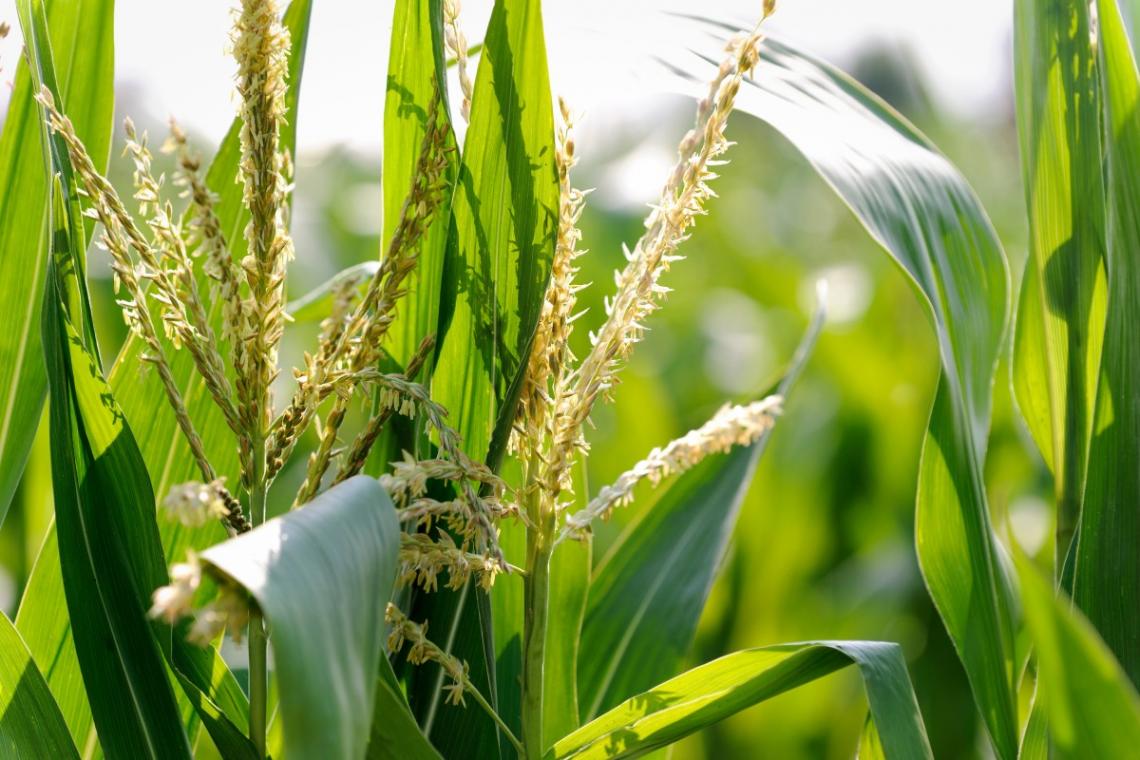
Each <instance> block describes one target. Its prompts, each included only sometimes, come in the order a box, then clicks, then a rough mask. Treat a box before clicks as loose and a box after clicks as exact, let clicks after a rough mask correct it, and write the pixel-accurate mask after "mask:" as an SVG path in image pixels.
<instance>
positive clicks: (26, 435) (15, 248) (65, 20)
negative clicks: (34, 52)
mask: <svg viewBox="0 0 1140 760" xmlns="http://www.w3.org/2000/svg"><path fill="white" fill-rule="evenodd" d="M46 8H47V17H48V25H49V29H50V39H51V46H52V49H53V51H54V54H55V60H56V64H57V67H58V73H59V77H58V83H59V89H60V92H61V93H62V97H61V99H60V101H59V102H60V104H61V105H62V107H63V108H64V109H65V110H66V112H67V113H68V114H69V115H70V116H71V120H72V123H73V124H74V126H75V131H76V133H77V134H78V135H79V136H80V137H81V138H82V139H83V140H84V142H85V143H86V144H87V145H88V147H89V149H90V153H91V157H92V160H93V161H94V162H95V165H96V166H103V165H105V164H106V162H107V153H108V151H109V149H110V144H111V115H112V112H113V111H114V90H113V85H114V77H115V72H114V69H115V61H114V30H113V25H114V1H113V0H90V1H88V0H82V1H81V0H52V1H51V2H48V3H47V4H46ZM34 95H35V88H34V87H33V85H32V77H31V76H29V71H28V66H27V64H26V62H25V61H23V60H21V61H20V63H19V65H18V67H17V70H16V80H15V85H14V87H13V89H12V91H11V97H10V99H9V101H8V104H9V105H8V113H7V116H6V117H5V119H4V133H3V136H0V219H3V220H4V224H3V225H0V303H3V304H4V307H5V311H6V314H7V315H8V320H10V321H8V322H6V326H5V329H4V330H3V331H2V332H0V523H3V521H4V516H5V514H6V513H7V511H8V506H9V504H10V503H11V500H12V496H13V494H14V493H15V490H16V484H17V483H18V482H19V480H20V475H21V473H22V472H23V470H24V465H25V463H26V462H27V458H28V454H29V452H30V451H31V446H32V440H33V439H34V437H35V434H36V428H37V427H38V425H39V421H40V413H41V410H42V408H43V401H44V398H45V397H46V394H47V375H46V373H45V370H44V361H43V350H42V348H41V346H40V308H39V307H40V300H41V299H42V297H43V290H44V273H45V272H46V271H47V257H48V240H47V238H45V237H44V233H45V231H46V230H47V227H46V224H47V217H48V209H47V205H46V203H45V199H46V198H47V197H48V183H47V175H46V174H45V173H44V162H45V160H46V157H45V156H44V155H43V150H42V141H41V135H40V126H39V123H40V115H39V106H38V105H37V104H36V103H35V101H34V100H33V96H34Z"/></svg>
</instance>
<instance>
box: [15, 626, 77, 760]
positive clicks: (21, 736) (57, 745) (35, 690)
mask: <svg viewBox="0 0 1140 760" xmlns="http://www.w3.org/2000/svg"><path fill="white" fill-rule="evenodd" d="M0 756H3V757H10V758H16V760H18V759H19V758H32V757H51V758H59V760H70V758H75V760H79V753H78V752H76V751H75V743H74V742H72V741H71V734H70V733H69V732H68V730H67V723H65V722H64V720H63V714H62V713H60V711H59V705H57V704H56V702H55V699H53V698H52V695H51V691H50V690H49V689H48V685H47V681H45V680H44V677H43V674H41V673H40V669H39V668H37V667H36V663H35V662H34V661H33V660H32V655H31V653H30V652H28V647H27V645H25V644H24V640H23V639H21V638H20V634H19V632H18V631H17V630H16V627H15V626H14V625H12V621H11V620H9V619H8V617H7V615H2V614H0Z"/></svg>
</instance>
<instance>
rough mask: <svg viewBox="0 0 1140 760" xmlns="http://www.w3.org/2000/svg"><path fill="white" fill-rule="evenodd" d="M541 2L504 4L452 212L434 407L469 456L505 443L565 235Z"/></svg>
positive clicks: (498, 10) (488, 46)
mask: <svg viewBox="0 0 1140 760" xmlns="http://www.w3.org/2000/svg"><path fill="white" fill-rule="evenodd" d="M546 72H547V66H546V46H545V44H544V40H543V29H542V11H541V6H540V3H539V2H538V1H537V0H497V1H496V3H495V8H494V10H493V11H492V13H491V21H490V23H489V24H488V26H487V34H486V37H485V41H484V48H483V55H482V57H481V58H480V60H479V69H478V73H477V76H476V78H475V89H474V93H473V96H472V104H471V124H470V126H469V127H468V129H467V136H466V138H465V141H464V146H463V161H462V165H461V166H460V170H459V179H458V184H457V186H456V190H455V197H454V200H453V207H452V219H453V224H454V233H453V236H452V238H451V240H450V241H449V249H450V254H449V259H448V263H447V267H448V270H447V271H446V272H445V275H444V288H445V292H454V293H455V300H454V303H451V304H445V305H444V306H442V307H441V315H440V320H441V324H440V331H439V333H440V335H441V336H445V337H443V339H442V345H441V348H440V351H439V366H440V367H441V368H443V369H442V371H441V372H439V373H437V374H436V375H435V378H434V381H433V387H432V391H433V394H434V396H435V398H436V399H437V400H438V401H439V402H440V403H441V404H442V405H443V406H444V407H446V408H447V409H448V410H449V411H450V412H451V421H452V424H454V425H455V427H456V429H457V430H458V431H459V433H460V434H461V435H462V436H463V439H464V447H465V449H466V452H467V453H468V454H469V455H470V456H472V457H473V458H475V459H477V460H481V459H484V458H489V459H490V460H491V461H492V464H494V463H496V462H497V459H498V458H499V456H500V455H501V453H502V450H503V448H504V447H505V445H506V438H507V433H508V432H509V431H510V425H511V423H512V421H513V417H514V408H515V406H516V402H517V399H518V391H519V383H518V378H519V377H520V376H521V373H522V371H523V370H524V369H525V366H526V360H527V357H528V355H529V353H530V342H531V339H532V338H533V336H534V328H535V325H536V324H537V321H538V316H539V312H540V310H541V306H542V299H543V296H544V294H545V292H546V283H547V280H548V279H549V277H550V262H551V259H552V258H553V256H554V239H555V235H556V233H557V226H558V178H557V176H556V174H555V169H554V109H553V105H552V103H551V99H550V83H549V81H548V80H547V73H546Z"/></svg>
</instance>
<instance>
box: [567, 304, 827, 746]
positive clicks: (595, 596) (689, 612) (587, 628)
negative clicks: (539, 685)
mask: <svg viewBox="0 0 1140 760" xmlns="http://www.w3.org/2000/svg"><path fill="white" fill-rule="evenodd" d="M823 318H824V312H823V309H822V307H821V308H820V309H819V310H818V311H817V312H816V314H815V316H814V317H813V319H812V322H811V325H810V326H809V327H808V330H807V333H806V334H805V336H804V338H803V341H802V342H801V344H800V347H799V349H798V350H797V351H796V355H795V358H794V359H793V360H792V362H791V365H790V366H789V368H788V371H787V373H786V374H785V376H784V378H783V379H782V380H781V381H780V382H779V384H778V385H777V387H776V388H775V389H773V392H774V393H779V394H781V395H784V396H786V395H787V394H788V392H789V391H790V390H791V388H792V386H793V384H794V383H795V381H796V379H797V378H798V377H799V375H800V373H801V372H802V370H803V368H804V365H805V363H806V362H807V359H808V357H809V356H810V355H811V351H812V349H813V348H814V346H815V341H816V339H817V338H818V337H819V332H820V329H821V328H822V327H823ZM770 435H771V431H769V432H767V433H765V434H764V435H763V436H761V438H760V439H759V440H758V441H756V443H754V444H752V445H751V446H747V447H739V448H736V449H733V450H732V451H731V452H729V453H728V454H725V455H723V456H715V457H710V458H709V459H706V460H705V461H704V462H702V463H701V464H699V465H697V466H696V467H694V468H693V469H692V470H690V471H689V472H687V473H685V474H683V475H681V476H680V477H679V478H677V480H676V482H674V483H673V484H672V485H671V486H670V487H669V490H668V491H666V492H665V494H664V495H662V497H661V498H660V499H659V500H658V501H657V502H656V503H655V504H653V505H652V506H651V507H650V508H649V509H647V510H646V511H644V512H642V514H641V515H640V516H639V517H638V518H637V519H635V520H633V521H631V522H630V524H629V525H628V526H627V527H626V528H625V530H624V531H622V534H621V536H620V537H619V538H618V540H617V541H616V542H615V543H614V546H613V547H612V548H611V549H610V552H609V554H608V555H607V556H606V557H605V558H604V559H603V560H602V562H601V564H600V565H599V566H598V568H597V569H596V570H595V571H594V575H593V578H592V579H591V580H590V591H589V602H588V604H587V607H586V614H585V623H584V624H583V627H582V644H581V648H582V650H583V651H585V652H589V653H590V656H589V657H583V658H581V659H580V660H579V662H578V690H579V694H580V700H581V705H580V707H581V715H582V718H583V719H584V720H590V719H592V718H593V717H594V716H596V715H598V714H599V713H600V712H602V711H604V710H608V709H609V708H611V707H613V706H614V705H616V704H618V703H619V702H621V701H622V700H624V699H626V698H628V697H629V696H630V695H631V694H636V693H638V692H641V691H644V690H646V689H648V688H649V687H651V686H652V685H653V684H655V683H659V682H660V681H661V680H663V679H665V678H668V677H669V676H670V675H673V674H674V673H676V672H677V670H678V669H679V666H680V665H681V662H682V660H683V658H684V657H685V655H686V654H687V653H688V650H689V647H690V645H691V644H692V640H693V635H694V634H695V633H696V629H697V622H698V621H699V620H700V616H701V612H702V610H704V608H705V603H706V602H707V601H708V597H709V592H710V591H711V590H712V585H713V582H714V581H715V580H716V577H717V575H718V574H719V572H720V570H721V568H722V567H723V565H724V558H725V555H726V553H727V552H728V545H729V541H730V540H731V538H732V533H733V531H734V530H735V528H736V520H737V516H738V515H739V513H740V506H741V503H742V502H743V501H744V496H745V494H746V493H747V492H748V486H749V485H750V484H751V482H752V474H753V473H754V472H755V470H756V464H757V462H758V461H759V459H760V456H761V455H762V454H763V453H764V449H765V448H766V447H767V445H768V440H769V436H770ZM559 550H560V551H562V550H563V549H562V547H560V549H559ZM554 736H557V734H554Z"/></svg>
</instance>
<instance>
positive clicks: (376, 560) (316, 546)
mask: <svg viewBox="0 0 1140 760" xmlns="http://www.w3.org/2000/svg"><path fill="white" fill-rule="evenodd" d="M399 546H400V524H399V521H398V520H397V518H396V510H395V508H394V507H393V506H392V502H391V500H390V499H389V498H388V494H387V493H385V492H384V489H383V488H381V487H380V484H379V483H377V482H376V481H375V480H374V479H372V478H369V477H367V476H357V477H354V478H350V479H348V480H346V481H344V482H343V483H341V484H339V485H337V486H334V487H333V488H330V489H329V490H328V491H325V492H324V493H322V494H321V495H320V496H318V497H317V498H316V499H314V500H313V501H312V502H310V503H309V504H308V505H306V506H305V507H304V508H303V509H298V510H294V511H292V512H289V513H288V514H286V515H283V516H281V517H277V518H274V519H272V520H268V521H266V522H265V523H263V524H262V525H260V526H258V527H257V528H255V529H254V530H252V531H250V532H249V533H243V534H241V535H239V536H237V537H235V538H231V539H230V540H228V541H226V542H224V543H221V544H218V545H217V546H213V547H210V548H209V549H206V550H205V551H203V552H202V554H201V558H202V561H203V562H204V563H206V564H207V565H208V566H210V567H211V568H213V569H214V570H215V571H217V572H220V573H221V574H223V575H224V576H225V577H226V578H229V579H232V580H234V581H236V582H237V583H239V584H240V585H241V586H243V587H244V588H245V589H246V590H248V591H249V593H250V594H251V595H252V596H253V598H254V599H255V600H256V601H257V604H258V606H259V607H260V608H261V610H262V612H263V613H264V615H265V618H266V620H267V621H268V623H269V627H270V631H271V635H272V643H273V653H274V663H275V665H276V669H275V673H276V676H277V683H278V693H279V695H280V696H279V701H280V708H279V709H280V714H279V716H278V717H279V719H280V720H281V721H282V730H283V731H284V737H285V745H284V746H285V757H287V758H288V757H298V758H310V757H330V758H334V757H335V758H340V757H344V758H352V757H361V756H362V755H363V754H364V751H365V748H366V747H367V744H368V741H369V735H370V731H371V725H372V715H373V699H374V697H375V694H376V683H377V677H378V676H379V671H378V666H379V662H380V660H381V658H383V657H384V643H385V639H386V636H387V631H386V628H385V625H384V602H385V600H387V599H388V597H389V596H390V595H391V593H392V584H393V583H394V582H395V579H396V565H397V553H398V550H399Z"/></svg>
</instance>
